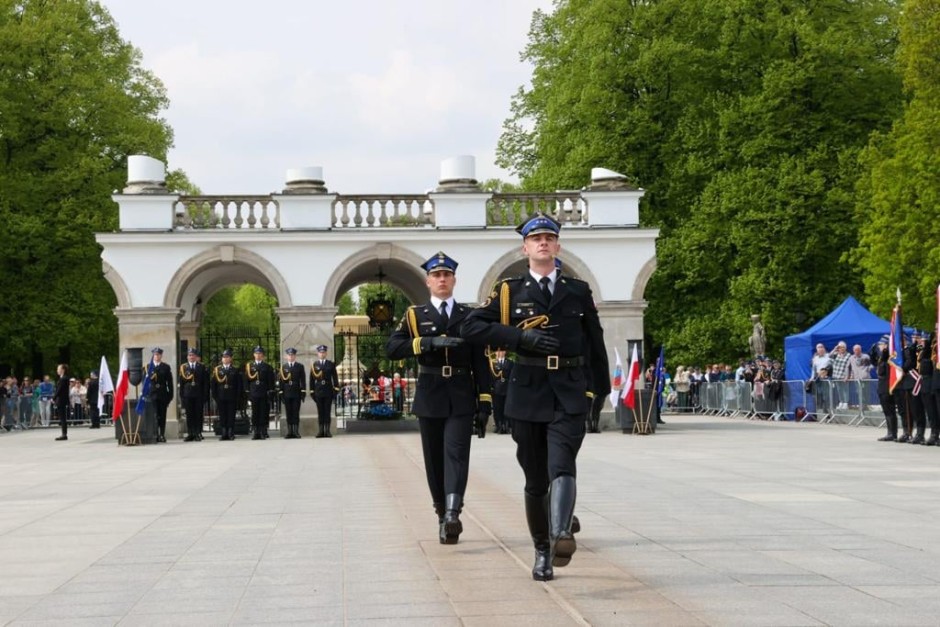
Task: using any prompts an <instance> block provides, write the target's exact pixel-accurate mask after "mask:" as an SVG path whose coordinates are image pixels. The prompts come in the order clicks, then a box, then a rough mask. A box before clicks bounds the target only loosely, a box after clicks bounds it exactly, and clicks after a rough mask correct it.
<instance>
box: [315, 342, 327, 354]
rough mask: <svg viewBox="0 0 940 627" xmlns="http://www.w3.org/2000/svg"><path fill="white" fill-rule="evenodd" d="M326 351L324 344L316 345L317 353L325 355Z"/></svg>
mask: <svg viewBox="0 0 940 627" xmlns="http://www.w3.org/2000/svg"><path fill="white" fill-rule="evenodd" d="M326 351H327V348H326V344H318V345H317V352H318V353H325V352H326Z"/></svg>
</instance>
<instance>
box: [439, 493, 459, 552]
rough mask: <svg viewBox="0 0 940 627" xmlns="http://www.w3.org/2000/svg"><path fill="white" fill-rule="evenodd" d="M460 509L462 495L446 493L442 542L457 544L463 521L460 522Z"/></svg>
mask: <svg viewBox="0 0 940 627" xmlns="http://www.w3.org/2000/svg"><path fill="white" fill-rule="evenodd" d="M462 509H463V495H461V494H448V495H447V496H446V497H445V498H444V524H443V531H444V536H445V538H444V544H457V540H458V539H459V538H460V534H461V533H463V523H462V522H460V511H461V510H462Z"/></svg>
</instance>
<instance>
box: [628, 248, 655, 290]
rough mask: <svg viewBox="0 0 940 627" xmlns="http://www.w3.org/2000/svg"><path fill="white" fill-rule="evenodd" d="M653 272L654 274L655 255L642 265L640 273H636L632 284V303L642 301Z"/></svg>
mask: <svg viewBox="0 0 940 627" xmlns="http://www.w3.org/2000/svg"><path fill="white" fill-rule="evenodd" d="M654 272H656V256H655V255H653V256H652V257H650V259H649V261H647V262H646V263H645V264H643V267H642V268H640V271H639V272H637V273H636V281H634V282H633V294H632V295H631V297H632V299H633V300H634V301H641V300H644V298H645V297H644V294H645V293H646V284H647V283H649V282H650V278H651V277H652V276H653V273H654Z"/></svg>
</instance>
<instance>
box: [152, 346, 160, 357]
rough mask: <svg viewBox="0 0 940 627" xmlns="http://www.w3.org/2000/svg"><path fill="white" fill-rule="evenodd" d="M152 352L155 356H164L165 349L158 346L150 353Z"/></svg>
mask: <svg viewBox="0 0 940 627" xmlns="http://www.w3.org/2000/svg"><path fill="white" fill-rule="evenodd" d="M150 352H151V353H153V354H154V355H162V354H163V349H162V348H160V347H159V346H158V347H157V348H155V349H153V350H152V351H150Z"/></svg>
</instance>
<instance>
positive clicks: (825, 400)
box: [813, 368, 832, 420]
mask: <svg viewBox="0 0 940 627" xmlns="http://www.w3.org/2000/svg"><path fill="white" fill-rule="evenodd" d="M831 383H832V380H831V379H830V378H829V368H820V369H819V370H818V371H817V372H816V379H815V381H813V393H814V395H815V396H816V419H817V420H821V419H822V418H824V417H826V416H828V415H829V413H830V404H829V399H830V394H831V385H830V384H831Z"/></svg>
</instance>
